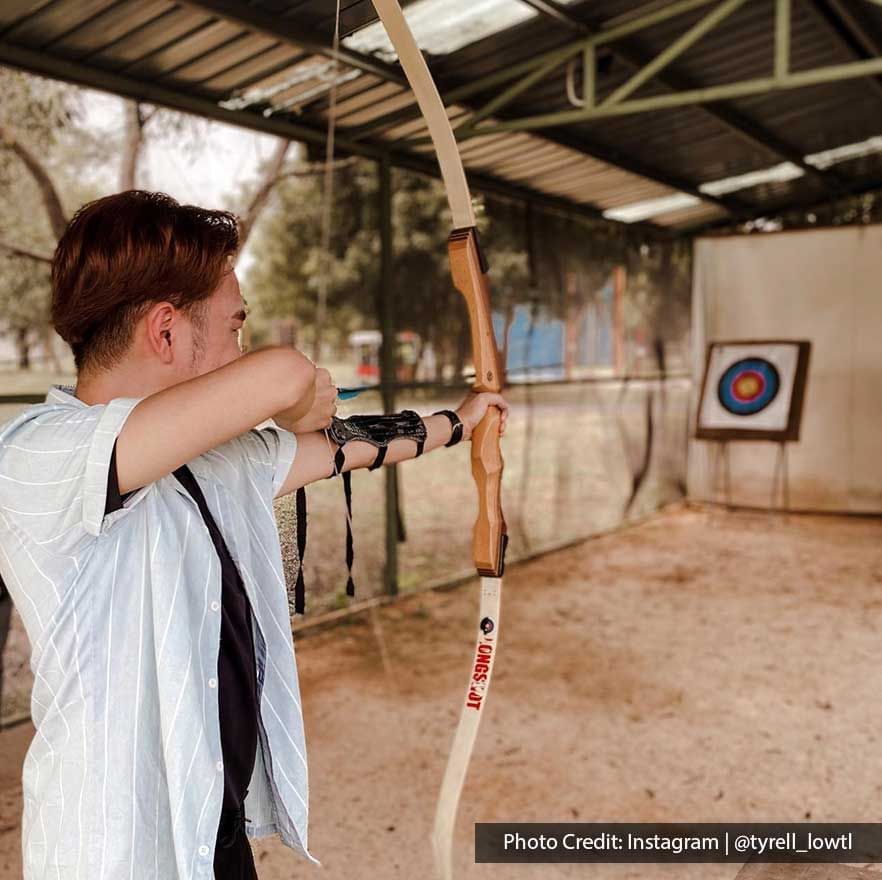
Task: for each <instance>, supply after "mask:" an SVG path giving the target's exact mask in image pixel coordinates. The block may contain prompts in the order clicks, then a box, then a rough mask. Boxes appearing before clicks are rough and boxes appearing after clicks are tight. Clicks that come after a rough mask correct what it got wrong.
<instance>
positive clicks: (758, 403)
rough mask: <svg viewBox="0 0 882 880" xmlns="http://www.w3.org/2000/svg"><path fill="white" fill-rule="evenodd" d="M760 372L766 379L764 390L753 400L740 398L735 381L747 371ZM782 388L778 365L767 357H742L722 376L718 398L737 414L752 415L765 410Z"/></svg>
mask: <svg viewBox="0 0 882 880" xmlns="http://www.w3.org/2000/svg"><path fill="white" fill-rule="evenodd" d="M748 371H749V372H751V373H759V374H760V375H761V376H762V377H763V379H764V380H765V383H766V384H765V387H764V388H763V390H762V392H761V393H760V394H759V395H757V396H756V397H755V398H754V399H753V400H739V399H738V398H737V397H736V396H735V391H734V389H735V382H736V381H737V380H738V377H739V376H740V375H741V374H742V373H745V372H748ZM780 390H781V376H780V374H779V373H778V369H777V367H775V365H774V364H773V363H771V362H770V361H767V360H766V359H765V358H742V360H740V361H735V363H734V364H732V365H731V366H730V367H729V368H728V369H727V370H726V371H725V372H724V373H723V375H722V376H721V377H720V382H719V384H718V385H717V399H718V400H719V401H720V406H722V407H723V409H725V410H726V411H727V412H730V413H732V415H736V416H752V415H756V414H757V413H758V412H761V411H762V410H764V409H765V408H766V407H767V406H768V405H769V404H770V403H771V402H772V401H773V400H774V399H775V398H776V397H777V396H778V392H779V391H780Z"/></svg>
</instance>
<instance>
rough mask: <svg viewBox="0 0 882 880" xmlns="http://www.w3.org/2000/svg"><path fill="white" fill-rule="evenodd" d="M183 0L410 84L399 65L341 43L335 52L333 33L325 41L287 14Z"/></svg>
mask: <svg viewBox="0 0 882 880" xmlns="http://www.w3.org/2000/svg"><path fill="white" fill-rule="evenodd" d="M181 2H182V3H183V5H185V6H191V7H193V8H194V9H201V10H202V11H203V12H207V13H209V14H211V15H215V16H217V17H218V18H222V19H224V20H226V21H232V22H235V23H236V24H240V25H242V27H246V28H248V29H249V30H252V31H254V32H255V33H259V34H264V35H265V36H269V37H275V38H276V39H278V40H285V41H287V42H289V43H292V44H294V46H295V47H297V48H301V49H305V50H306V51H308V52H313V53H315V54H316V55H326V56H328V57H329V58H333V57H336V58H337V59H338V60H339V61H341V62H342V63H343V64H348V65H349V66H350V67H354V68H356V69H357V70H360V71H362V73H370V74H372V75H373V76H378V77H380V78H381V79H384V80H386V81H387V82H394V83H398V84H399V85H401V86H405V87H407V79H406V78H405V76H404V74H403V73H402V72H401V70H400V69H399V68H398V66H397V65H393V64H388V63H386V62H385V61H380V60H379V59H378V58H371V57H370V56H369V55H362V53H361V52H354V51H352V49H347V48H346V47H345V46H341V47H340V48H339V49H338V50H337V53H336V55H335V53H334V50H333V47H332V46H331V42H330V41H331V38H330V36H329V37H328V39H327V40H324V39H322V35H321V34H320V33H317V32H316V31H315V30H311V29H308V28H305V27H302V26H301V25H299V24H296V23H295V22H294V21H292V19H290V18H287V17H286V16H284V15H268V14H267V13H265V12H260V11H259V10H258V9H256V8H254V7H252V6H247V5H246V4H245V3H242V2H241V0H181Z"/></svg>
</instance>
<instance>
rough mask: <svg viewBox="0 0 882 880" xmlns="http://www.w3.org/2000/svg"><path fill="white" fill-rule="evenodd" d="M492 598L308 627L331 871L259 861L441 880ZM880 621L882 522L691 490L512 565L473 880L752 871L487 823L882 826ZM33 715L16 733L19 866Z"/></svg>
mask: <svg viewBox="0 0 882 880" xmlns="http://www.w3.org/2000/svg"><path fill="white" fill-rule="evenodd" d="M476 613H477V588H476V584H474V583H473V584H469V585H466V586H464V587H461V588H458V589H455V590H452V591H448V592H438V593H430V594H422V595H418V596H411V597H408V598H407V599H405V600H402V601H401V602H399V603H398V604H396V605H391V606H386V607H383V608H381V609H378V610H376V611H375V612H373V613H367V612H365V613H364V614H362V615H360V616H359V617H357V618H354V619H351V620H350V621H349V622H348V623H345V624H343V625H338V626H336V627H334V628H332V629H327V630H324V631H320V632H314V633H312V634H306V633H303V634H300V635H298V637H297V639H296V647H297V654H298V665H299V669H300V676H301V686H302V689H303V693H304V711H305V717H306V725H307V741H308V746H309V757H310V783H311V786H310V787H311V792H310V793H311V825H310V848H311V850H312V851H313V852H314V854H315V855H316V857H317V858H319V859H320V860H321V861H322V862H323V864H324V870H323V871H322V870H321V869H318V868H314V867H312V866H310V865H308V864H307V863H305V862H303V861H302V860H300V859H299V858H298V857H297V856H295V855H294V854H293V853H291V852H290V851H289V850H287V849H286V848H285V847H284V846H282V845H281V844H280V842H279V841H278V840H275V839H271V840H264V841H258V842H256V843H255V845H254V849H255V854H256V858H257V862H258V870H259V873H260V876H261V878H262V880H281V878H286V880H289V878H300V877H303V878H306V877H310V876H315V877H319V876H321V877H325V878H327V880H338V878H339V880H342V878H346V880H369V878H370V880H374V878H399V877H400V878H408V880H410V878H420V877H430V876H432V871H431V847H430V843H429V831H430V829H431V825H432V818H433V813H434V806H435V799H436V796H437V789H438V785H439V782H440V777H441V773H442V771H443V768H444V763H445V760H446V757H447V751H448V748H449V745H450V740H451V737H452V733H453V729H454V725H455V722H456V714H457V706H458V704H459V699H460V696H461V692H462V691H463V689H464V686H465V680H466V674H467V669H468V658H469V654H470V653H471V647H472V635H471V633H472V630H473V625H474V618H475V617H476ZM880 636H882V520H870V519H857V518H845V517H842V518H836V517H791V518H789V519H787V520H784V519H782V518H775V519H772V518H770V517H769V516H767V515H765V514H750V513H744V512H739V513H726V512H723V511H720V510H710V509H689V508H681V509H677V510H669V511H668V512H666V513H663V514H661V515H659V516H656V517H654V518H653V519H651V520H650V521H648V522H646V523H644V524H642V525H639V526H636V527H633V528H630V529H627V530H623V531H620V532H618V533H615V534H612V535H608V536H606V537H601V538H598V539H595V540H592V541H589V542H587V543H584V544H582V545H580V546H578V547H575V548H572V549H569V550H565V551H561V552H558V553H555V554H554V555H551V556H547V557H544V558H542V559H538V560H534V561H532V562H529V563H525V564H523V565H519V566H513V567H511V568H510V569H509V572H508V573H507V575H506V578H505V590H504V595H503V602H502V627H501V646H500V652H499V656H498V660H497V665H496V671H495V675H494V680H493V686H492V688H491V693H490V696H489V701H490V702H489V704H488V707H487V709H486V711H485V716H484V721H483V727H482V733H481V736H480V738H479V743H478V745H477V747H476V750H475V754H474V756H473V763H472V765H471V768H470V773H469V778H468V781H467V784H466V789H465V792H464V795H463V800H462V803H461V805H460V812H459V822H458V826H457V836H456V843H455V850H456V857H455V876H456V877H457V880H463V878H475V880H478V878H488V880H489V878H518V880H528V878H540V877H541V878H558V877H561V878H563V877H593V878H616V880H627V878H638V877H639V878H641V880H646V878H681V877H687V878H690V880H691V878H699V877H700V878H702V880H715V878H734V877H735V875H736V874H737V872H738V869H739V866H738V865H694V866H683V865H679V866H677V865H667V866H665V865H615V866H613V865H545V866H524V865H517V866H511V865H475V864H474V863H473V860H474V849H473V823H474V822H475V821H522V822H530V821H532V822H551V821H577V820H578V821H702V820H708V821H739V820H745V821H797V820H801V819H805V818H808V819H812V820H817V821H843V822H844V821H879V819H880V813H882V772H880V771H882V757H880V743H879V738H880V737H882V702H880V700H879V694H880V692H882V663H880V662H879V659H880V656H882V648H880ZM32 734H33V730H32V728H30V726H29V725H28V726H24V725H22V726H19V727H17V728H13V729H10V730H7V731H5V732H4V733H2V734H0V754H2V756H3V760H2V762H0V878H3V880H6V878H14V877H20V876H21V867H20V855H19V846H20V828H19V818H20V812H21V801H20V799H21V786H20V767H21V762H22V760H23V757H24V752H25V749H26V748H27V745H28V742H29V740H30V737H31V736H32ZM880 867H882V866H880Z"/></svg>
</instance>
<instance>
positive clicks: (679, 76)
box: [351, 0, 882, 199]
mask: <svg viewBox="0 0 882 880" xmlns="http://www.w3.org/2000/svg"><path fill="white" fill-rule="evenodd" d="M525 2H528V3H530V5H531V6H534V7H535V8H538V6H537V4H539V5H541V4H544V3H546V2H547V0H525ZM812 2H816V0H812ZM829 2H838V0H829ZM570 18H571V20H573V21H575V19H572V17H570ZM583 27H584V30H583V31H582V33H584V34H586V35H592V34H597V33H598V32H599V28H598V27H596V26H594V27H589V26H587V25H583ZM607 49H608V51H609V52H610V53H611V54H612V55H613V56H615V57H617V58H619V59H620V60H621V61H623V62H625V64H627V65H629V66H630V67H632V68H634V69H636V70H640V69H642V68H644V67H645V66H646V65H647V64H648V63H649V62H650V61H651V60H652V55H651V54H650V53H648V52H646V51H644V50H643V49H642V48H641V47H640V46H639V45H638V44H637V43H636V42H635V41H634V40H633V38H631V39H628V38H624V39H620V40H618V41H616V42H613V43H610V44H609V45H608V46H607ZM551 51H552V52H553V51H554V50H551ZM878 54H882V52H879V53H878ZM655 81H656V82H659V83H661V84H662V85H663V86H665V87H666V88H668V89H671V90H672V91H675V92H677V91H692V90H695V89H699V88H701V83H699V82H698V81H696V80H693V79H692V78H691V77H688V76H686V75H685V74H683V73H681V72H680V71H678V70H676V69H675V68H674V66H673V65H669V66H668V67H667V68H666V70H664V71H663V72H661V73H660V74H658V75H657V76H656V77H655ZM448 86H449V88H445V89H443V90H442V96H444V94H445V92H448V91H452V92H454V93H455V92H456V91H457V88H456V86H454V85H453V84H451V83H448ZM445 103H447V100H445ZM459 103H461V104H462V105H463V106H467V105H466V103H465V102H461V101H460V102H459ZM698 108H699V109H700V110H702V111H704V113H706V114H707V115H708V116H711V117H712V118H713V119H715V120H716V121H717V122H719V123H720V124H721V125H723V126H724V127H725V128H726V129H728V130H729V131H731V132H732V133H733V134H735V135H737V136H738V137H739V138H741V139H742V140H743V141H745V142H746V143H749V144H750V145H751V146H753V147H759V148H760V149H762V150H764V151H765V152H767V153H769V154H771V155H773V156H776V157H777V158H778V159H783V160H786V161H788V162H792V163H793V164H794V165H796V166H797V167H798V168H801V169H802V170H803V171H804V172H805V173H806V174H810V175H811V176H812V177H814V178H816V179H818V180H820V181H821V182H822V183H823V185H824V187H825V188H826V189H827V190H829V191H830V192H831V193H832V194H840V193H841V191H842V179H841V177H840V176H839V175H838V174H837V173H836V172H835V171H826V172H825V171H821V170H820V169H818V168H815V167H814V166H813V165H810V164H808V163H807V162H806V161H805V158H804V157H803V155H802V153H801V152H800V151H799V150H797V149H795V148H794V147H792V146H791V145H789V144H787V143H786V142H785V141H783V140H782V139H781V138H779V137H777V136H776V135H774V134H773V133H772V132H770V131H768V130H767V129H766V128H764V127H763V126H761V125H760V124H759V123H757V122H756V121H754V120H752V119H750V118H749V117H748V116H746V115H745V114H743V113H741V112H739V111H737V110H735V109H733V108H732V107H729V106H725V105H724V104H723V103H722V102H717V103H709V104H700V105H698ZM418 116H419V110H418V108H415V107H406V108H403V109H401V110H398V111H395V112H393V113H390V114H387V115H386V116H385V117H382V118H381V119H378V120H374V121H373V122H371V123H369V124H367V125H365V126H362V127H360V128H357V129H355V131H353V132H352V133H351V134H352V137H353V138H354V139H356V140H357V139H359V138H360V137H362V136H371V135H373V134H377V133H379V132H380V131H382V130H383V129H384V128H386V127H388V126H389V125H397V124H400V123H402V122H407V121H409V120H411V119H416V118H417V117H418ZM499 117H500V118H505V114H503V113H500V114H499ZM542 136H543V137H544V136H547V135H546V132H542ZM598 158H600V157H598ZM626 170H627V169H626ZM695 189H696V187H695V186H694V185H693V186H692V190H695ZM685 191H686V192H690V190H688V189H687V190H685ZM701 198H704V199H706V198H707V196H705V195H703V194H702V195H701Z"/></svg>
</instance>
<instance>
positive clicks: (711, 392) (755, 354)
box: [698, 342, 800, 434]
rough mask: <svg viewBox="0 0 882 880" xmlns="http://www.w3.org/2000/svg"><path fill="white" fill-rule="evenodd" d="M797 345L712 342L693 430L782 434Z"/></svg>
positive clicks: (787, 419)
mask: <svg viewBox="0 0 882 880" xmlns="http://www.w3.org/2000/svg"><path fill="white" fill-rule="evenodd" d="M799 353H800V346H799V344H797V343H795V342H744V343H737V342H736V343H713V344H712V345H711V349H710V353H709V355H708V361H707V369H706V373H705V379H704V388H703V392H702V397H701V402H700V409H699V416H698V432H699V434H700V433H701V432H702V431H726V430H732V431H761V432H766V433H767V432H776V431H780V432H786V431H787V430H788V426H789V424H790V416H791V407H792V403H793V398H794V393H793V392H794V383H795V380H796V373H797V366H798V364H799Z"/></svg>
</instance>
